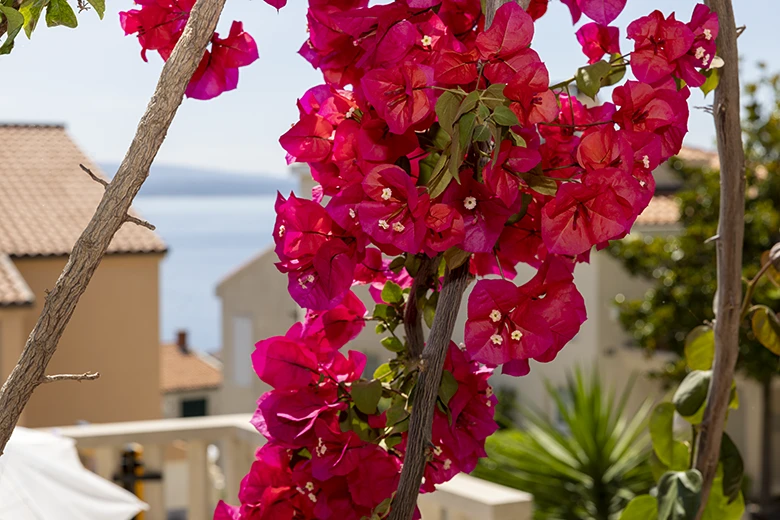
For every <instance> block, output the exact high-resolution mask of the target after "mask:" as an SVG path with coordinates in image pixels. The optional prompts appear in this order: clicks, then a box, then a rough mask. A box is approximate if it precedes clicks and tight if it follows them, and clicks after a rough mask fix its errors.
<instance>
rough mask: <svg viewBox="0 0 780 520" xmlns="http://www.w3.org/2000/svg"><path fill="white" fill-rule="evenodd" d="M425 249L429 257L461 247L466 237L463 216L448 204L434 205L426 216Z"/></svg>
mask: <svg viewBox="0 0 780 520" xmlns="http://www.w3.org/2000/svg"><path fill="white" fill-rule="evenodd" d="M425 227H426V228H427V229H428V232H427V234H426V235H425V249H426V250H428V251H429V253H430V254H429V256H431V257H433V256H436V253H440V252H443V251H446V250H447V249H449V248H451V247H455V246H458V245H460V244H461V243H462V242H463V238H464V237H465V236H466V231H465V228H464V225H463V216H462V215H461V214H460V213H459V212H458V211H457V210H455V209H453V208H452V206H449V205H448V204H432V205H431V207H430V209H429V210H428V214H427V215H426V216H425Z"/></svg>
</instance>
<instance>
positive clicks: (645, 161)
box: [642, 155, 650, 168]
mask: <svg viewBox="0 0 780 520" xmlns="http://www.w3.org/2000/svg"><path fill="white" fill-rule="evenodd" d="M642 164H643V165H644V166H645V168H650V157H648V156H646V155H645V156H644V157H642Z"/></svg>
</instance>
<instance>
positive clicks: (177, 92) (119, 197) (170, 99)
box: [0, 0, 225, 454]
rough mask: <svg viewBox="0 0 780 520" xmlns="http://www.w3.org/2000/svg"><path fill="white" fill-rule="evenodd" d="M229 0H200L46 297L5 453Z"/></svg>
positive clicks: (24, 363)
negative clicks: (100, 198) (113, 174)
mask: <svg viewBox="0 0 780 520" xmlns="http://www.w3.org/2000/svg"><path fill="white" fill-rule="evenodd" d="M224 5H225V0H198V1H197V2H196V3H195V6H194V7H193V9H192V12H191V13H190V17H189V20H188V21H187V25H186V26H185V28H184V33H183V34H182V37H181V39H180V40H179V42H178V43H177V44H176V47H175V48H174V50H173V53H172V54H171V57H170V59H168V61H167V62H166V63H165V65H164V66H163V69H162V73H161V74H160V80H159V81H158V83H157V87H156V88H155V91H154V94H153V95H152V99H151V100H150V101H149V106H148V107H147V108H146V112H145V113H144V115H143V117H141V121H140V122H139V123H138V129H137V130H136V133H135V137H134V138H133V141H132V143H131V144H130V147H129V149H128V150H127V154H126V155H125V158H124V160H123V161H122V164H121V165H120V166H119V170H118V171H117V173H116V175H115V176H114V179H113V180H112V181H111V182H110V183H109V185H108V187H107V188H106V190H105V193H104V194H103V199H102V200H101V201H100V204H99V205H98V207H97V210H95V214H94V215H93V216H92V220H90V222H89V224H88V225H87V227H86V229H85V230H84V232H83V233H82V234H81V236H80V237H79V239H78V240H77V241H76V244H75V245H74V246H73V251H72V252H71V254H70V258H69V259H68V263H67V264H66V265H65V268H64V269H63V271H62V274H61V275H60V277H59V279H58V280H57V283H56V284H55V285H54V288H53V289H52V290H51V292H50V293H49V295H48V296H47V298H46V301H45V303H44V306H43V310H42V311H41V314H40V316H39V318H38V321H37V323H36V324H35V327H34V328H33V330H32V332H31V333H30V336H29V338H28V339H27V343H26V344H25V346H24V350H23V351H22V355H21V357H20V358H19V362H18V363H17V365H16V366H15V367H14V369H13V370H12V371H11V375H10V376H8V379H7V380H6V382H5V384H4V385H3V387H2V389H0V454H2V452H3V449H4V448H5V445H6V443H7V442H8V439H9V438H10V437H11V432H12V431H13V429H14V427H15V426H16V423H17V421H18V420H19V416H20V415H21V413H22V410H23V409H24V407H25V405H26V404H27V402H28V401H29V400H30V397H31V396H32V393H33V391H34V390H35V388H36V387H37V386H38V385H39V384H40V381H41V379H42V378H43V377H44V375H45V371H46V366H47V365H48V363H49V361H50V360H51V358H52V356H53V355H54V353H55V351H56V349H57V344H58V342H59V340H60V338H61V337H62V334H63V332H64V331H65V327H66V326H67V324H68V321H69V320H70V318H71V316H72V315H73V311H74V310H75V308H76V304H77V303H78V301H79V298H80V297H81V295H82V294H83V293H84V291H85V290H86V289H87V284H89V281H90V279H91V278H92V275H93V274H94V273H95V270H96V269H97V268H98V265H99V264H100V260H101V259H102V257H103V255H104V254H105V252H106V250H107V249H108V245H109V243H110V242H111V239H112V237H113V236H114V234H115V233H116V232H117V230H118V229H119V227H120V226H121V225H122V223H124V222H125V221H126V218H127V212H128V210H129V209H130V204H131V203H132V201H133V198H134V197H135V196H136V194H137V193H138V190H139V189H140V188H141V185H142V184H143V182H144V180H146V177H147V176H148V175H149V168H150V166H151V164H152V161H153V160H154V157H155V156H156V155H157V151H158V150H159V149H160V146H161V145H162V143H163V141H164V140H165V135H166V133H167V132H168V128H169V127H170V125H171V121H173V118H174V116H175V115H176V110H177V109H178V108H179V105H180V104H181V102H182V98H183V97H184V91H185V89H186V88H187V84H188V82H189V80H190V78H191V77H192V74H193V73H194V72H195V70H196V68H197V67H198V64H199V63H200V61H201V59H202V58H203V53H204V51H205V49H206V45H207V44H208V42H209V40H210V39H211V37H212V36H213V35H214V29H215V28H216V26H217V20H218V19H219V15H220V13H221V12H222V7H223V6H224Z"/></svg>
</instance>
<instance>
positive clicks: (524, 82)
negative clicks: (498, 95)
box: [504, 61, 558, 127]
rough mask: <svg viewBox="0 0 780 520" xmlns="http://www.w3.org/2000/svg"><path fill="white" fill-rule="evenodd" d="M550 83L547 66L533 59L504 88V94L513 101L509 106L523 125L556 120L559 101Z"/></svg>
mask: <svg viewBox="0 0 780 520" xmlns="http://www.w3.org/2000/svg"><path fill="white" fill-rule="evenodd" d="M549 85H550V77H549V75H548V73H547V67H545V66H544V64H543V63H542V62H541V61H532V62H530V63H528V64H527V65H526V66H525V67H523V68H521V69H520V70H519V71H518V72H517V73H516V74H515V75H514V76H513V77H512V80H511V81H510V82H509V83H508V84H507V86H506V87H505V88H504V95H505V96H506V97H507V99H509V100H510V101H511V103H510V105H509V108H510V109H511V110H512V112H514V113H515V115H516V116H517V119H518V120H519V121H520V125H521V126H524V127H527V126H530V125H535V124H537V123H541V122H545V123H549V122H551V121H553V120H555V116H556V115H558V103H557V102H556V100H555V94H553V92H552V91H551V90H550V89H549V88H548V87H549Z"/></svg>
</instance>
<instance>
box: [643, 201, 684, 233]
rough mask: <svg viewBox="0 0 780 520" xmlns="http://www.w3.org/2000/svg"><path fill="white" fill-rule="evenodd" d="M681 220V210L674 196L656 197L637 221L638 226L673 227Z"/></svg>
mask: <svg viewBox="0 0 780 520" xmlns="http://www.w3.org/2000/svg"><path fill="white" fill-rule="evenodd" d="M679 220H680V208H679V206H677V200H676V198H675V197H674V196H673V195H656V196H655V197H653V198H652V199H651V200H650V204H648V206H647V208H645V210H644V211H643V212H642V214H641V215H639V218H637V219H636V224H637V225H638V226H671V225H674V224H677V222H678V221H679Z"/></svg>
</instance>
